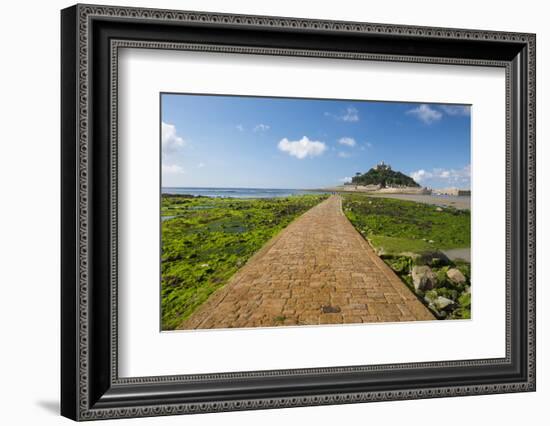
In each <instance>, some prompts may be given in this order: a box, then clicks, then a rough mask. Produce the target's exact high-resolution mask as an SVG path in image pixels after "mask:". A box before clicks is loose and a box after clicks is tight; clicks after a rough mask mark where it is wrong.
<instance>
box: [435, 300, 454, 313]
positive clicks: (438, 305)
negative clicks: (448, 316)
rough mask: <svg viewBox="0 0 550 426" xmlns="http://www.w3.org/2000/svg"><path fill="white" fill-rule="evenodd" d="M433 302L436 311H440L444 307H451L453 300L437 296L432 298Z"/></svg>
mask: <svg viewBox="0 0 550 426" xmlns="http://www.w3.org/2000/svg"><path fill="white" fill-rule="evenodd" d="M433 304H434V306H435V307H436V309H437V310H438V311H442V310H444V309H446V308H452V307H453V305H454V304H455V302H453V301H452V300H451V299H447V298H446V297H443V296H439V297H438V298H437V299H435V300H434V302H433Z"/></svg>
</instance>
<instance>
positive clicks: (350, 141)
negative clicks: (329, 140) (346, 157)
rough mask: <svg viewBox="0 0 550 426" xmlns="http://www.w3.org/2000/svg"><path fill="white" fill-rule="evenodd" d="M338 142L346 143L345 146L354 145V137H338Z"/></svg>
mask: <svg viewBox="0 0 550 426" xmlns="http://www.w3.org/2000/svg"><path fill="white" fill-rule="evenodd" d="M338 143H339V144H340V145H346V146H355V139H353V138H347V137H346V138H340V140H338Z"/></svg>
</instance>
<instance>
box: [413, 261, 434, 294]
mask: <svg viewBox="0 0 550 426" xmlns="http://www.w3.org/2000/svg"><path fill="white" fill-rule="evenodd" d="M411 275H412V280H413V284H414V288H415V289H416V290H422V291H426V290H431V289H432V288H434V287H435V285H436V283H437V278H436V276H435V274H434V272H433V271H432V270H431V268H430V267H429V266H414V267H413V269H412V272H411Z"/></svg>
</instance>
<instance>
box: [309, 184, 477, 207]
mask: <svg viewBox="0 0 550 426" xmlns="http://www.w3.org/2000/svg"><path fill="white" fill-rule="evenodd" d="M311 191H318V192H335V193H339V194H356V195H365V196H368V197H379V198H392V199H395V200H405V201H414V202H417V203H425V204H433V205H436V206H442V207H454V208H456V209H459V210H471V197H470V196H469V195H433V194H419V193H415V192H406V190H405V191H404V192H400V193H395V192H394V193H392V192H378V191H362V190H355V189H352V188H350V189H347V188H343V187H331V188H319V189H312V190H311Z"/></svg>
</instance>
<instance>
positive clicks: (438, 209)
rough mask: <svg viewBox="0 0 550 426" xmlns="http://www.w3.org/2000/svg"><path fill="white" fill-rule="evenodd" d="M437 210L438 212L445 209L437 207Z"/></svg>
mask: <svg viewBox="0 0 550 426" xmlns="http://www.w3.org/2000/svg"><path fill="white" fill-rule="evenodd" d="M435 211H436V212H442V211H443V209H442V208H441V207H437V208H436V209H435Z"/></svg>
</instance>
